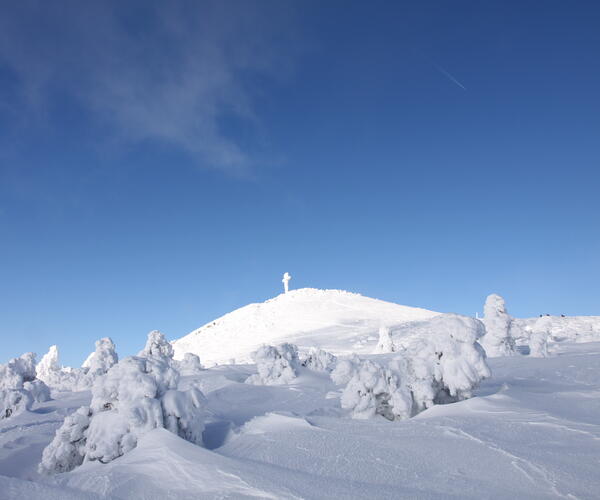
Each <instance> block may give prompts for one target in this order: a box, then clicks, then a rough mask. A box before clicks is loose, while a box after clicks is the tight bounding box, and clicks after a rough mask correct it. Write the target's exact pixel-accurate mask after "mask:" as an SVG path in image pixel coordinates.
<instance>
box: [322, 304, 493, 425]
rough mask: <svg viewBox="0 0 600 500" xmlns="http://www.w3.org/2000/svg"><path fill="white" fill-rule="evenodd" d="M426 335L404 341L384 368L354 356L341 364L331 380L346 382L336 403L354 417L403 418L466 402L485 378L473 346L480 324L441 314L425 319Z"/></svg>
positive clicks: (481, 360)
mask: <svg viewBox="0 0 600 500" xmlns="http://www.w3.org/2000/svg"><path fill="white" fill-rule="evenodd" d="M427 325H428V330H429V333H428V334H427V335H421V336H419V337H415V338H412V339H408V340H407V341H406V342H405V345H403V346H402V347H401V349H400V350H399V351H398V354H397V355H396V356H394V358H393V359H392V360H391V361H390V362H388V364H387V366H382V365H381V364H378V363H375V362H373V361H370V360H366V361H361V360H360V359H358V358H357V357H353V358H352V359H346V360H341V361H339V362H338V363H337V366H336V368H335V370H334V371H333V373H332V374H331V378H332V380H333V381H334V383H336V384H338V385H342V384H346V387H345V388H344V390H343V392H342V398H341V405H342V407H343V408H346V409H349V410H351V414H352V416H353V417H354V418H368V417H372V416H374V415H383V416H385V417H386V418H388V419H390V420H394V419H398V418H407V417H410V416H412V415H415V414H416V413H418V412H420V411H422V410H424V409H426V408H429V407H430V406H432V405H434V404H441V403H449V402H453V401H459V400H461V399H465V398H468V397H470V396H471V395H472V391H473V389H474V388H475V387H477V385H478V384H479V382H480V381H481V380H482V379H484V378H486V377H489V376H490V370H489V367H488V366H487V363H486V361H485V357H486V356H485V351H484V350H483V349H482V348H481V346H480V345H479V344H478V343H477V340H478V339H479V338H480V337H481V335H483V332H484V327H483V325H482V324H481V322H480V321H478V320H476V319H473V318H468V317H465V316H459V315H456V314H444V315H440V316H436V317H434V318H432V319H431V320H429V321H428V323H427Z"/></svg>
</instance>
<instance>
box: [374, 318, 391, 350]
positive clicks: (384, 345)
mask: <svg viewBox="0 0 600 500" xmlns="http://www.w3.org/2000/svg"><path fill="white" fill-rule="evenodd" d="M395 350H396V347H395V346H394V341H393V340H392V332H391V330H390V329H389V328H388V327H387V326H384V325H381V326H380V327H379V342H377V346H376V347H375V350H374V351H373V354H388V353H390V352H394V351H395Z"/></svg>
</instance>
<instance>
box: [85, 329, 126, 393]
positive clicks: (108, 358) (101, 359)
mask: <svg viewBox="0 0 600 500" xmlns="http://www.w3.org/2000/svg"><path fill="white" fill-rule="evenodd" d="M118 362H119V356H118V355H117V351H116V349H115V344H114V343H113V341H112V339H111V338H110V337H104V338H101V339H100V340H96V349H95V350H94V352H92V353H91V354H90V355H89V356H88V357H87V359H86V360H85V361H84V362H83V365H81V369H80V370H77V372H76V373H77V375H78V380H77V383H76V387H75V388H76V389H77V390H80V391H81V390H86V389H90V388H91V387H92V385H93V384H94V381H95V380H96V379H97V378H98V377H100V376H102V375H104V374H105V373H106V372H108V370H110V368H111V367H113V366H114V365H116V364H117V363H118Z"/></svg>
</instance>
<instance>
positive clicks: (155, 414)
mask: <svg viewBox="0 0 600 500" xmlns="http://www.w3.org/2000/svg"><path fill="white" fill-rule="evenodd" d="M154 334H155V332H151V333H150V335H149V340H148V344H147V347H148V346H149V345H150V349H144V351H142V353H143V354H146V355H147V356H131V357H128V358H125V359H122V360H121V361H119V362H118V363H117V364H115V365H113V366H112V367H111V368H110V369H109V370H108V372H107V373H106V374H105V375H104V376H101V377H99V378H97V379H96V381H95V383H94V386H93V388H92V402H91V405H90V407H89V408H88V407H83V408H80V409H79V410H78V412H76V413H75V414H73V415H71V416H70V417H67V418H66V419H65V421H64V423H63V425H62V427H61V428H60V429H59V430H58V431H57V433H56V435H55V437H54V440H53V441H52V442H51V443H50V444H49V445H48V446H47V447H46V449H45V450H44V453H43V456H42V462H41V464H40V467H39V469H40V472H43V473H56V472H65V471H68V470H72V469H73V468H75V467H77V466H78V465H80V464H81V463H83V461H84V460H98V461H100V462H102V463H107V462H110V461H111V460H114V459H115V458H117V457H119V456H121V455H123V454H124V453H127V452H128V451H130V450H132V449H133V448H135V447H136V446H137V442H138V440H139V438H140V437H141V436H142V435H144V434H146V433H147V432H148V431H150V430H152V429H155V428H158V427H164V428H167V429H168V430H170V431H171V432H174V433H176V434H178V435H179V436H181V437H183V438H184V439H187V440H189V441H192V442H194V443H196V444H202V431H203V429H204V406H205V399H204V396H203V395H202V393H201V392H200V390H199V389H197V388H196V387H192V388H191V389H190V390H188V391H185V392H182V391H178V390H177V383H178V380H179V373H178V372H177V371H176V370H175V369H174V368H173V366H171V363H170V361H171V358H170V357H169V353H168V352H167V351H166V350H164V349H158V350H156V349H155V348H156V347H157V345H159V344H160V342H159V343H158V344H157V343H156V342H155V340H157V338H158V337H157V336H156V335H154ZM151 340H152V341H151ZM142 353H141V354H142ZM171 355H172V351H171Z"/></svg>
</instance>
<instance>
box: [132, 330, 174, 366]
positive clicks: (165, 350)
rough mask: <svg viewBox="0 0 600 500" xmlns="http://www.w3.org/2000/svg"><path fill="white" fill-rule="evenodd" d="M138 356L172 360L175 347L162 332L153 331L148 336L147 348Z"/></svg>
mask: <svg viewBox="0 0 600 500" xmlns="http://www.w3.org/2000/svg"><path fill="white" fill-rule="evenodd" d="M138 356H142V357H144V358H159V359H170V360H172V359H173V346H172V345H171V343H170V342H169V341H168V340H167V339H166V338H165V336H164V335H163V334H162V333H161V332H159V331H158V330H153V331H151V332H150V333H149V334H148V340H147V341H146V346H145V347H144V349H142V350H141V351H140V353H139V354H138Z"/></svg>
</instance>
